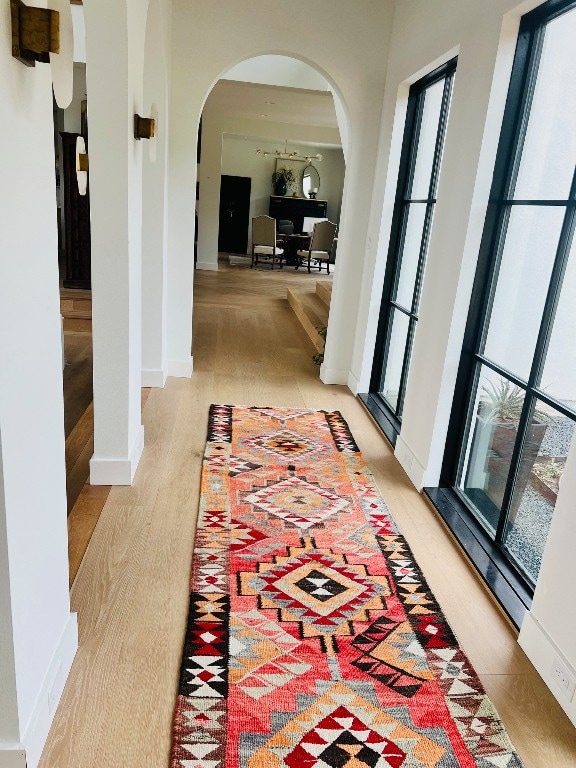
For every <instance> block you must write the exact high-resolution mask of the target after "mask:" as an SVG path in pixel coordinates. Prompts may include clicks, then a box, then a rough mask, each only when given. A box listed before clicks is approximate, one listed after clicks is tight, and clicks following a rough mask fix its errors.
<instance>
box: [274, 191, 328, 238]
mask: <svg viewBox="0 0 576 768" xmlns="http://www.w3.org/2000/svg"><path fill="white" fill-rule="evenodd" d="M327 210H328V203H327V202H326V200H309V199H308V198H307V197H279V196H277V195H271V197H270V208H269V209H268V213H269V215H270V216H272V218H274V219H277V220H278V219H287V220H289V221H292V222H294V232H298V233H300V232H302V225H303V223H304V219H305V218H307V217H311V218H314V219H325V218H326V217H327Z"/></svg>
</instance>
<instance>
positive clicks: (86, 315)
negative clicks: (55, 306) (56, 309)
mask: <svg viewBox="0 0 576 768" xmlns="http://www.w3.org/2000/svg"><path fill="white" fill-rule="evenodd" d="M60 313H61V315H62V317H63V318H64V330H65V331H84V332H87V333H90V332H91V331H92V291H82V290H79V289H76V288H74V289H73V288H61V289H60Z"/></svg>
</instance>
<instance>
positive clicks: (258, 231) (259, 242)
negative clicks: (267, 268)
mask: <svg viewBox="0 0 576 768" xmlns="http://www.w3.org/2000/svg"><path fill="white" fill-rule="evenodd" d="M283 253H284V249H283V248H279V247H278V245H277V244H276V219H273V218H272V217H271V216H256V217H255V218H253V219H252V262H251V264H250V268H252V267H253V266H254V265H256V264H258V259H259V258H260V257H261V256H262V257H265V258H266V259H271V263H272V269H274V264H275V263H276V260H278V264H279V265H280V269H282V254H283Z"/></svg>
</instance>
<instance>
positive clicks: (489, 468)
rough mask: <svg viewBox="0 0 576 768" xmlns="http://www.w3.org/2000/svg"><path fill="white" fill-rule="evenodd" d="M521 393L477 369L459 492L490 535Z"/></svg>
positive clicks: (507, 466)
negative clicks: (478, 375) (471, 505)
mask: <svg viewBox="0 0 576 768" xmlns="http://www.w3.org/2000/svg"><path fill="white" fill-rule="evenodd" d="M523 404H524V391H523V390H521V389H519V388H518V387H516V386H515V385H514V384H512V383H511V382H510V381H508V380H507V379H505V378H503V377H502V376H500V375H499V374H497V373H495V372H494V371H492V370H491V369H490V368H486V367H484V366H481V371H480V377H479V381H478V387H477V389H476V395H475V400H474V408H473V410H472V414H473V416H472V419H471V421H470V423H469V424H468V441H467V443H468V444H467V446H466V453H465V457H464V462H463V467H462V470H461V473H460V481H459V488H460V489H461V490H462V491H463V492H464V494H465V496H466V497H467V498H468V499H469V500H470V501H471V502H472V504H473V506H474V507H475V508H476V511H477V513H478V516H479V518H480V519H481V520H482V522H484V524H485V525H486V526H487V527H488V528H489V529H490V530H491V531H493V532H495V531H496V528H497V526H498V519H499V517H500V510H501V508H502V500H503V498H504V490H505V489H506V482H507V480H508V473H509V471H510V461H511V459H512V452H513V450H514V443H515V442H516V435H517V432H518V423H519V421H520V413H521V411H522V406H523Z"/></svg>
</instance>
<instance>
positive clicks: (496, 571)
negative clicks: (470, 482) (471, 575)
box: [422, 488, 532, 629]
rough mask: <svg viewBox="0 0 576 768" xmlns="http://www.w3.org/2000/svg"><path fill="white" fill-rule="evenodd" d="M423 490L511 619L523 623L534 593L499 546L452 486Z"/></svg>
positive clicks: (518, 625) (516, 622) (519, 623)
mask: <svg viewBox="0 0 576 768" xmlns="http://www.w3.org/2000/svg"><path fill="white" fill-rule="evenodd" d="M422 490H423V493H424V494H425V495H426V496H427V497H428V498H429V499H430V501H431V503H432V505H433V506H434V508H435V509H436V511H437V512H438V514H439V515H440V517H441V518H442V519H443V520H444V522H445V523H446V524H447V526H448V527H449V528H450V530H451V531H452V534H453V535H454V537H455V538H456V540H457V542H458V543H459V544H460V546H461V547H462V549H463V550H464V552H465V553H466V555H467V556H468V558H469V559H470V560H471V562H472V564H473V565H474V567H475V568H476V570H477V571H478V573H479V574H480V576H481V577H482V579H483V581H484V582H485V583H486V585H487V586H488V588H489V589H490V591H491V592H492V594H493V595H494V597H495V598H496V600H497V601H498V602H499V603H500V605H501V607H502V609H503V610H504V612H505V613H506V615H507V616H508V617H509V619H510V621H511V622H512V623H513V624H514V626H515V627H516V628H517V629H520V627H521V626H522V621H523V620H524V616H525V614H526V611H528V610H529V609H530V606H531V604H532V595H531V593H530V591H529V589H528V587H527V585H526V583H525V582H524V580H523V579H522V578H521V577H520V576H519V575H518V573H517V572H516V571H515V570H514V569H513V568H512V567H511V566H510V564H509V563H508V562H507V560H506V559H505V557H504V555H503V554H502V552H501V551H500V549H499V548H498V547H497V546H496V545H495V544H494V542H493V541H491V539H490V538H489V537H488V535H487V534H486V532H485V531H484V530H483V528H482V527H481V526H480V524H479V523H478V522H477V521H476V520H475V519H474V517H473V515H472V514H471V513H470V511H469V510H468V509H467V508H466V506H465V505H464V504H463V503H462V501H461V500H460V499H459V498H458V496H457V494H456V493H455V492H454V491H453V490H452V489H450V488H423V489H422Z"/></svg>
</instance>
